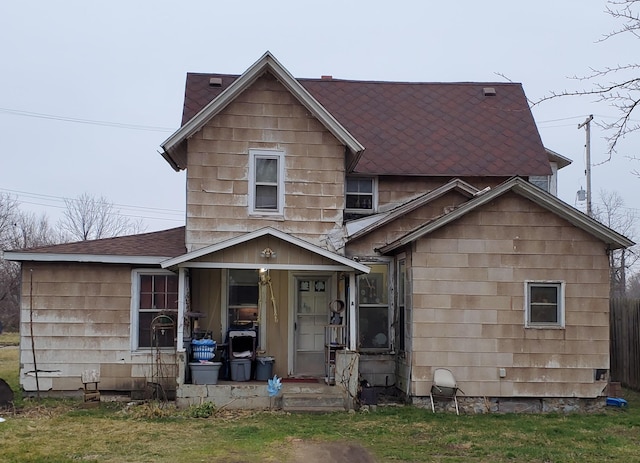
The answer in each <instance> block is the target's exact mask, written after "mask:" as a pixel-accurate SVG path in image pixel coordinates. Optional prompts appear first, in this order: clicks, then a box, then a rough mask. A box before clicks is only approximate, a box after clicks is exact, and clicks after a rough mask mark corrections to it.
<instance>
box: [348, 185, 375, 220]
mask: <svg viewBox="0 0 640 463" xmlns="http://www.w3.org/2000/svg"><path fill="white" fill-rule="evenodd" d="M375 180H376V179H375V178H373V177H347V183H346V186H345V196H346V198H345V199H346V210H347V212H352V213H354V212H355V213H362V214H364V213H372V212H374V211H375V208H376V200H377V198H376V181H375Z"/></svg>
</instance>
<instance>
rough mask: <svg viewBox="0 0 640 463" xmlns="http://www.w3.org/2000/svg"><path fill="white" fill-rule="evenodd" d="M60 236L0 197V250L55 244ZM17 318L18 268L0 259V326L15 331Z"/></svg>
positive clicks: (44, 219) (12, 201)
mask: <svg viewBox="0 0 640 463" xmlns="http://www.w3.org/2000/svg"><path fill="white" fill-rule="evenodd" d="M59 240H60V236H59V235H58V234H57V233H55V232H54V231H53V230H52V229H51V227H50V226H49V222H48V220H47V217H46V216H45V215H42V216H39V217H38V216H36V215H35V214H33V213H24V212H22V211H21V210H20V209H19V203H18V202H17V200H15V199H14V198H12V197H11V196H9V195H0V249H2V250H7V249H23V248H30V247H37V246H44V245H48V244H55V243H58V242H59ZM19 319H20V265H19V264H18V263H16V262H8V261H6V260H4V259H3V258H1V257H0V323H2V325H3V326H4V327H5V328H6V329H11V330H16V329H17V328H18V323H19Z"/></svg>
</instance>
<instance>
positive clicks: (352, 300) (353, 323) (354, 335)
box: [347, 272, 358, 351]
mask: <svg viewBox="0 0 640 463" xmlns="http://www.w3.org/2000/svg"><path fill="white" fill-rule="evenodd" d="M356 297H357V292H356V274H355V272H351V273H349V301H348V302H347V303H348V304H349V309H348V310H349V319H348V320H349V346H348V347H349V350H352V351H355V350H356V349H357V347H358V343H357V340H358V330H357V327H358V326H357V325H358V323H357V322H358V320H357V318H356Z"/></svg>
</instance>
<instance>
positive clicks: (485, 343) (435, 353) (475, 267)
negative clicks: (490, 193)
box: [411, 193, 609, 397]
mask: <svg viewBox="0 0 640 463" xmlns="http://www.w3.org/2000/svg"><path fill="white" fill-rule="evenodd" d="M412 258H413V262H412V267H411V272H412V278H411V279H412V284H413V330H414V331H413V340H412V343H413V345H412V349H413V365H412V377H413V381H414V384H413V392H414V394H415V395H418V396H425V395H428V394H429V389H430V387H431V380H432V371H433V368H435V367H446V368H450V369H451V370H452V371H453V373H454V375H455V376H456V378H457V380H458V382H459V383H460V385H461V387H462V389H463V390H464V393H465V394H466V395H468V396H494V397H501V396H502V397H504V396H515V397H595V396H597V395H599V394H600V393H601V392H602V389H603V388H604V386H605V384H606V383H605V382H604V381H594V376H595V369H599V368H604V369H607V368H608V367H609V324H608V311H609V306H608V297H609V270H608V261H607V256H606V254H605V246H604V244H603V243H601V242H600V241H598V240H596V239H594V238H593V237H591V236H590V235H588V234H587V233H585V232H582V231H581V230H579V229H577V228H575V227H574V226H572V225H571V224H569V223H568V222H566V221H564V220H562V219H560V218H558V217H557V216H555V215H554V214H551V213H549V212H547V211H546V210H544V209H542V208H541V207H539V206H537V205H536V204H534V203H532V202H530V201H528V200H526V199H523V198H521V197H520V196H517V195H516V194H513V193H510V194H507V195H505V196H504V197H501V198H498V199H496V200H495V201H493V202H491V203H489V204H487V205H485V206H483V207H482V208H480V209H479V210H478V211H474V212H471V213H469V214H467V215H466V216H464V217H462V218H461V219H459V220H457V221H455V222H453V223H451V224H449V225H448V226H446V227H444V228H443V229H440V230H438V231H436V232H434V233H432V234H430V235H428V236H426V237H425V238H423V239H420V240H419V241H418V242H416V244H415V247H414V251H413V256H412ZM525 280H559V281H564V282H565V283H566V287H565V289H566V298H565V321H566V327H565V328H564V329H525V328H524V281H525ZM500 368H505V371H506V376H505V377H504V378H500V377H499V369H500Z"/></svg>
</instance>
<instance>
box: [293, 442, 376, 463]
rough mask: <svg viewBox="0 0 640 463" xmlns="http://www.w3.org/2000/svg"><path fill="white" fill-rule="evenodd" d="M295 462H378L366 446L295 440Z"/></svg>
mask: <svg viewBox="0 0 640 463" xmlns="http://www.w3.org/2000/svg"><path fill="white" fill-rule="evenodd" d="M292 461H293V462H294V463H334V462H340V463H342V462H349V463H376V460H375V459H374V458H373V457H372V456H371V455H370V454H369V452H368V451H367V450H365V449H364V447H362V446H360V445H358V444H349V443H343V442H309V441H304V440H296V441H294V442H293V460H292Z"/></svg>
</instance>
